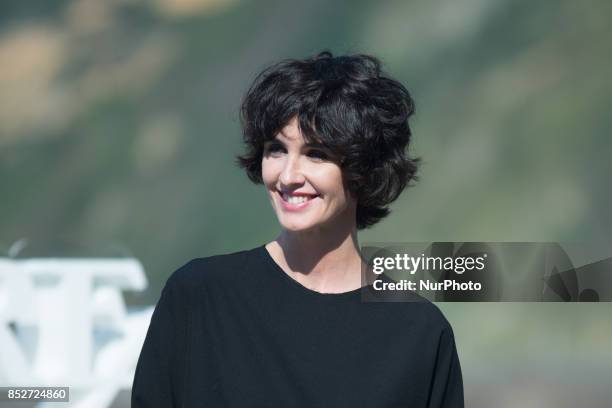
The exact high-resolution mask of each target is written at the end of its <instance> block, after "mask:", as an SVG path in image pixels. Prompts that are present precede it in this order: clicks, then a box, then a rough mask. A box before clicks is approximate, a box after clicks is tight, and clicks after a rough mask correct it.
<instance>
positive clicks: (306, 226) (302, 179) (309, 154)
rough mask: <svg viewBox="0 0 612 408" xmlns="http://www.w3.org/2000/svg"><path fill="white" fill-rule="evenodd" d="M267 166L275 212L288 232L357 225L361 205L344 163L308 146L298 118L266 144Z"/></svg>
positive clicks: (322, 149)
mask: <svg viewBox="0 0 612 408" xmlns="http://www.w3.org/2000/svg"><path fill="white" fill-rule="evenodd" d="M261 167H262V178H263V182H264V185H265V186H266V189H267V190H268V194H270V201H271V203H272V208H274V211H275V212H276V216H277V217H278V221H279V222H280V224H281V226H282V227H283V228H284V229H287V230H290V231H306V230H313V229H326V228H327V227H332V228H340V227H348V228H350V229H352V228H353V227H354V226H355V224H356V202H355V200H354V198H353V197H352V196H351V194H350V193H349V191H348V190H347V189H346V188H345V186H344V183H343V179H342V171H341V169H340V166H339V164H338V163H337V161H336V160H334V159H333V156H332V154H331V152H330V151H329V150H328V149H326V148H325V147H323V146H321V145H311V144H308V143H305V141H304V137H303V136H302V133H301V132H300V130H299V128H298V122H297V118H294V119H292V120H291V121H290V122H289V123H288V124H287V125H286V126H285V127H284V128H283V129H282V130H281V131H280V132H279V133H278V134H277V135H276V139H275V140H273V141H270V142H266V144H265V145H264V154H263V159H262V166H261Z"/></svg>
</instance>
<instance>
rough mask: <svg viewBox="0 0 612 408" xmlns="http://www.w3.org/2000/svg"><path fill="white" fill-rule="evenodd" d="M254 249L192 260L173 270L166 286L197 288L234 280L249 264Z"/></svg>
mask: <svg viewBox="0 0 612 408" xmlns="http://www.w3.org/2000/svg"><path fill="white" fill-rule="evenodd" d="M253 251H255V249H249V250H241V251H236V252H231V253H225V254H218V255H212V256H207V257H200V258H193V259H191V260H190V261H188V262H187V263H185V264H184V265H182V266H181V267H179V268H178V269H177V270H175V271H174V272H173V273H172V274H171V275H170V277H169V278H168V281H167V283H166V285H171V286H176V287H185V286H189V287H192V288H193V287H197V286H199V285H201V284H211V283H218V282H221V281H225V280H228V279H229V280H231V279H235V278H236V277H237V276H238V275H240V274H241V273H242V271H244V269H245V266H246V265H248V264H249V262H250V259H251V255H252V253H253Z"/></svg>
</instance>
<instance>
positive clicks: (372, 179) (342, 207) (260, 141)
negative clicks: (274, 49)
mask: <svg viewBox="0 0 612 408" xmlns="http://www.w3.org/2000/svg"><path fill="white" fill-rule="evenodd" d="M413 112H414V105H413V101H412V99H411V97H410V95H409V93H408V91H406V89H405V88H404V87H403V86H402V85H401V84H400V83H399V82H397V81H395V80H393V79H391V78H389V77H388V76H385V75H384V74H383V73H382V72H381V69H380V63H379V61H378V60H377V59H375V58H373V57H370V56H365V55H353V56H344V57H333V56H332V54H331V53H329V52H323V53H321V54H319V55H317V56H315V57H313V58H309V59H305V60H286V61H282V62H280V63H278V64H276V65H273V66H271V67H270V68H268V69H266V70H265V71H264V72H262V73H261V74H260V75H259V76H258V77H257V78H256V80H255V82H254V84H253V86H252V87H251V89H250V90H249V91H248V93H247V95H246V97H245V100H244V102H243V105H242V112H241V113H242V124H243V130H244V140H245V143H246V146H247V152H246V154H244V155H242V156H240V157H239V164H240V165H241V166H242V167H244V168H245V169H246V172H247V175H248V177H249V178H250V179H251V180H252V181H253V182H255V183H262V184H263V185H264V186H265V188H266V190H267V192H268V194H269V197H270V201H271V204H272V208H273V209H274V211H275V213H276V216H277V217H278V221H279V223H280V226H281V231H280V234H279V236H278V238H277V239H275V240H274V241H271V242H269V243H267V244H265V245H261V246H259V247H257V248H254V249H250V250H247V251H241V252H237V253H233V254H229V255H220V256H213V257H208V258H200V259H194V260H192V261H190V262H189V263H187V264H186V265H185V266H183V267H181V268H180V269H179V270H177V271H176V272H175V273H174V274H173V275H172V276H171V277H170V278H169V279H168V281H167V283H166V286H165V287H164V290H163V292H162V296H161V298H160V301H159V303H158V305H157V307H156V309H155V312H154V314H153V317H152V320H151V325H150V327H149V331H148V333H147V337H146V340H145V343H144V346H143V348H142V352H141V355H140V358H139V361H138V366H137V369H136V375H135V378H134V384H133V390H132V405H133V406H134V407H196V406H197V407H279V408H280V407H282V408H286V407H463V387H462V379H461V369H460V366H459V360H458V358H457V353H456V349H455V343H454V339H453V333H452V329H451V327H450V326H449V324H448V322H447V321H446V319H445V318H444V317H443V316H442V314H441V313H440V311H439V310H438V309H437V308H436V307H435V306H434V305H433V304H431V303H430V302H426V301H422V302H404V303H385V302H362V301H361V296H360V294H361V292H362V288H361V286H362V280H361V271H362V268H365V266H366V265H365V264H364V262H363V260H362V258H361V256H360V252H359V245H358V240H357V230H358V229H363V228H366V227H369V226H372V225H374V224H375V223H377V222H378V221H380V220H381V219H382V218H384V217H385V216H386V215H387V214H388V213H389V210H388V207H387V206H388V204H389V203H390V202H392V201H393V200H395V199H396V198H397V197H398V195H399V194H400V193H401V191H402V190H403V189H404V187H405V186H406V185H407V184H408V182H409V181H410V180H411V179H412V178H413V177H414V175H415V172H416V168H417V161H416V160H413V159H410V158H409V157H408V156H407V153H406V151H407V148H408V144H409V140H410V128H409V126H408V118H409V117H410V115H412V113H413ZM365 288H368V289H369V288H370V287H369V286H364V289H365Z"/></svg>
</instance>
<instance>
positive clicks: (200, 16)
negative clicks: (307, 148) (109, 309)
mask: <svg viewBox="0 0 612 408" xmlns="http://www.w3.org/2000/svg"><path fill="white" fill-rule="evenodd" d="M611 16H612V3H611V2H609V1H607V0H592V1H591V0H588V1H583V2H575V1H569V0H560V1H539V2H531V1H526V0H517V1H510V0H498V1H485V0H460V1H458V0H440V1H436V2H429V1H424V0H421V1H410V2H399V1H383V2H373V1H364V0H361V1H322V0H312V1H278V0H276V1H272V0H269V1H246V0H154V1H142V0H106V1H101V0H56V1H27V2H23V1H17V0H12V1H4V2H2V5H0V61H1V64H0V249H1V250H2V252H3V255H6V254H8V253H9V252H11V251H13V252H14V251H15V248H16V246H15V245H13V244H14V243H15V242H18V241H19V240H20V239H21V240H22V241H20V242H21V244H19V245H18V246H19V247H23V248H22V249H21V250H20V251H17V252H19V256H24V257H26V256H42V255H62V254H66V255H80V256H82V255H87V254H115V255H129V256H135V257H137V258H138V259H139V260H141V262H142V263H143V264H144V267H145V270H146V272H147V275H148V277H149V280H150V288H149V289H148V290H147V291H146V292H143V293H129V294H127V300H128V302H129V304H131V305H144V304H152V303H154V302H155V301H156V300H157V297H158V295H159V291H160V290H161V287H162V285H163V284H164V282H165V279H166V278H167V277H168V276H169V275H170V273H171V272H172V271H173V270H175V269H176V268H178V267H179V266H180V265H182V264H183V263H185V262H186V261H188V260H189V259H191V258H194V257H203V256H208V255H213V254H218V253H225V252H233V251H237V250H241V249H247V248H252V247H255V246H258V245H260V244H262V243H264V242H268V241H269V240H271V239H273V238H274V237H275V236H276V234H277V232H278V225H277V223H276V219H275V216H274V214H273V212H272V210H271V209H270V208H269V203H268V200H267V197H266V195H265V193H264V191H263V189H262V187H261V186H255V185H252V184H250V182H249V181H248V180H247V178H246V176H245V175H244V174H243V172H242V171H241V170H240V169H238V168H237V167H236V166H235V165H234V156H235V155H236V154H238V153H240V152H241V133H240V127H239V122H238V107H239V105H240V100H241V97H242V95H243V93H244V92H245V90H246V89H247V87H248V86H249V84H250V82H251V81H252V79H253V78H254V76H255V74H256V73H258V72H259V71H260V70H261V69H262V68H264V67H265V66H267V65H269V64H270V63H273V62H276V61H278V60H279V59H282V58H287V57H305V56H308V55H312V54H314V53H317V52H319V51H321V50H323V49H330V50H331V51H333V52H334V53H336V54H343V53H370V54H373V55H375V56H378V57H379V58H381V59H382V61H383V63H384V64H385V67H386V69H387V71H388V72H389V73H390V74H391V75H393V76H395V77H396V78H398V79H399V80H401V81H402V82H403V83H404V84H406V86H407V88H408V89H409V90H410V91H411V93H412V94H413V97H414V98H415V101H416V107H417V113H416V116H415V117H414V120H413V124H412V127H413V132H414V145H413V146H414V150H413V151H414V153H415V154H417V155H419V156H421V157H422V158H423V161H424V163H423V166H422V167H421V170H420V181H419V183H418V184H417V185H416V186H415V187H413V188H410V189H408V190H406V191H405V192H404V194H403V195H402V197H401V198H400V199H399V200H398V201H397V202H396V203H395V204H394V205H393V207H392V210H393V213H392V215H391V216H390V218H388V219H387V220H385V221H383V222H381V223H380V224H379V225H377V226H376V227H374V228H373V229H371V230H367V231H364V232H362V233H360V241H361V242H362V243H363V242H368V241H372V242H382V241H390V242H410V241H417V242H424V241H433V240H437V241H443V240H449V241H583V242H592V243H595V244H596V245H598V246H601V247H603V248H604V249H605V248H608V249H610V251H608V253H602V254H601V257H602V258H603V257H605V256H610V255H612V248H611V247H612V245H611V244H610V243H611V242H612V229H611V226H612V214H611V212H610V208H612V189H611V188H610V182H609V178H610V176H611V175H612V164H611V160H610V159H612V141H610V139H609V135H610V131H611V130H612V115H610V113H609V112H608V110H609V109H610V107H611V106H612V81H610V80H609V73H610V72H612V53H610V46H609V43H608V41H610V40H611V39H612V25H611V24H610V22H611ZM606 135H607V136H606ZM11 247H12V250H11ZM439 306H440V307H441V309H442V310H443V311H444V313H445V314H446V316H447V318H448V319H449V321H450V322H451V324H452V325H453V327H454V330H455V335H456V341H457V346H458V349H459V355H460V359H461V363H462V366H463V371H464V381H465V389H466V406H468V407H491V406H496V407H561V406H563V407H576V406H581V407H591V406H593V407H595V406H597V407H599V406H601V407H609V406H611V405H612V392H611V391H610V389H609V386H610V384H612V340H611V339H612V306H611V305H610V304H543V303H532V304H485V303H474V304H458V303H445V304H439Z"/></svg>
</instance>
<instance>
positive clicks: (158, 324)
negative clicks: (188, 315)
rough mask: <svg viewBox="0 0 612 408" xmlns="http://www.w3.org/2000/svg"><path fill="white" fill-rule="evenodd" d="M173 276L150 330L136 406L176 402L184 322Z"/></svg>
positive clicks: (134, 399)
mask: <svg viewBox="0 0 612 408" xmlns="http://www.w3.org/2000/svg"><path fill="white" fill-rule="evenodd" d="M175 286H176V285H175V283H174V282H173V278H172V277H171V278H170V279H168V281H167V282H166V285H165V287H164V289H163V291H162V294H161V297H160V299H159V302H158V303H157V306H156V307H155V311H154V312H153V316H152V317H151V323H150V325H149V329H148V331H147V336H146V338H145V341H144V344H143V346H142V351H141V352H140V357H139V358H138V364H137V365H136V373H135V375H134V382H133V384H132V407H133V408H155V407H164V408H170V407H174V406H176V404H175V400H176V390H175V387H176V383H177V379H176V378H175V377H176V375H175V373H176V372H177V367H176V350H177V347H179V345H178V344H177V343H178V341H179V338H178V337H179V336H177V333H178V332H179V327H177V326H179V325H180V322H179V321H177V320H176V318H177V316H179V314H178V311H177V307H178V305H177V303H178V302H177V301H178V294H177V289H176V288H175Z"/></svg>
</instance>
